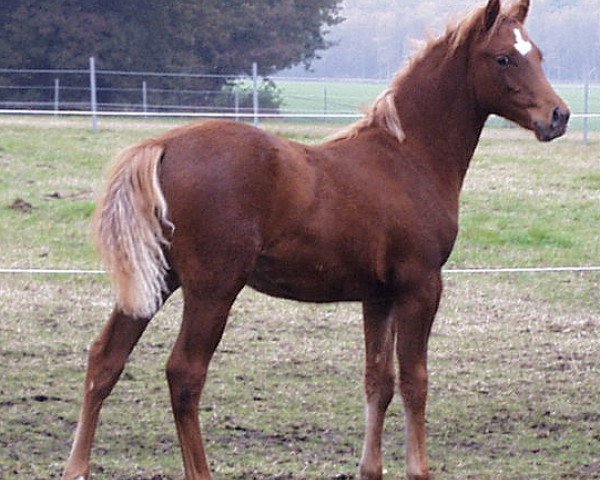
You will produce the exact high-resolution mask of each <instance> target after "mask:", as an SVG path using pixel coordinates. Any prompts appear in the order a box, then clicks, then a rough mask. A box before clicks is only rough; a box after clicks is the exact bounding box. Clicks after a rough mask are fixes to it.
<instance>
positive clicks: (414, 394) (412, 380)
mask: <svg viewBox="0 0 600 480" xmlns="http://www.w3.org/2000/svg"><path fill="white" fill-rule="evenodd" d="M427 384H428V375H427V369H426V368H424V367H414V368H411V369H402V370H401V372H400V393H401V395H402V399H403V400H404V402H405V403H406V404H408V405H414V406H416V407H419V406H421V405H423V404H424V403H425V401H426V399H427Z"/></svg>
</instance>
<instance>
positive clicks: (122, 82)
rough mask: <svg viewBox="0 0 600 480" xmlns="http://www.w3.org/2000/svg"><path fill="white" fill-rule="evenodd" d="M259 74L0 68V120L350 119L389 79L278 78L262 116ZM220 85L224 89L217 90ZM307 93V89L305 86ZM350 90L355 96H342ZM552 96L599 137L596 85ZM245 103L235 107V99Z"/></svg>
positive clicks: (563, 88)
mask: <svg viewBox="0 0 600 480" xmlns="http://www.w3.org/2000/svg"><path fill="white" fill-rule="evenodd" d="M257 70H258V69H257V67H256V66H255V67H254V68H253V75H252V76H249V77H244V76H239V75H221V74H210V73H181V72H171V73H163V72H142V71H122V70H102V69H100V68H97V66H96V63H95V61H94V59H93V58H92V59H90V65H89V68H87V69H56V70H54V69H35V70H32V69H10V68H0V115H10V114H13V115H48V114H54V115H63V116H85V117H90V118H91V119H92V126H93V128H94V129H97V125H98V123H97V122H98V118H99V117H103V116H111V117H146V118H152V117H190V118H232V119H238V120H248V119H251V120H252V121H253V122H254V123H255V124H256V123H258V121H259V119H261V118H290V119H340V120H343V119H348V120H350V119H356V118H359V117H360V116H361V113H360V111H361V108H360V107H361V106H364V105H365V104H367V103H368V102H370V101H371V100H372V98H374V96H375V95H376V94H377V93H378V91H379V90H380V89H383V88H384V86H385V85H387V84H388V83H389V79H340V78H318V79H312V80H311V79H306V78H291V77H276V78H275V81H276V83H277V85H278V86H279V90H277V91H276V93H275V95H280V96H281V98H280V100H282V105H281V106H280V107H279V108H277V109H273V108H268V106H266V105H264V103H263V104H261V103H262V102H261V100H260V98H259V95H258V93H259V92H258V89H259V85H260V84H261V83H262V82H259V77H258V74H257ZM223 82H225V84H226V85H227V87H226V88H225V89H224V88H223ZM309 83H310V84H311V85H308V84H309ZM351 84H356V85H359V87H358V88H354V89H353V88H348V85H351ZM557 88H558V90H559V92H560V93H561V94H563V96H566V97H567V98H568V100H570V103H571V104H572V105H571V106H572V110H573V112H574V115H573V122H572V126H571V128H572V130H580V131H582V132H583V138H584V141H585V142H588V140H589V138H590V132H591V131H594V130H596V131H600V85H597V84H592V83H591V81H590V79H587V80H586V82H585V83H584V84H583V85H582V84H578V85H577V84H562V85H557ZM242 91H243V93H244V94H246V95H247V96H248V95H249V98H246V101H247V102H248V103H246V104H240V93H241V92H242Z"/></svg>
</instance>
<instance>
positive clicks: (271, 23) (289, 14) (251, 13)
mask: <svg viewBox="0 0 600 480" xmlns="http://www.w3.org/2000/svg"><path fill="white" fill-rule="evenodd" d="M2 2H3V5H2V9H0V58H2V59H3V63H4V65H3V66H4V67H13V68H82V67H83V68H85V67H86V66H87V63H88V58H89V57H90V56H94V57H96V59H97V63H98V65H99V67H100V68H102V69H120V70H144V71H173V70H176V71H186V72H190V71H196V72H202V73H214V74H228V75H235V74H242V73H249V72H250V71H251V69H252V63H253V62H257V63H258V65H259V69H260V70H259V73H260V74H262V75H270V74H273V73H275V72H276V71H278V70H281V69H284V68H287V67H290V66H293V65H298V64H302V65H304V66H306V67H308V66H309V65H310V64H311V62H312V61H313V60H314V59H315V58H318V55H319V52H320V51H322V50H325V49H326V48H328V47H329V46H330V45H331V43H330V42H329V41H328V40H327V39H326V34H327V32H328V29H329V28H330V27H332V26H333V25H336V24H337V23H339V22H341V21H342V19H341V17H340V15H339V4H340V3H341V0H253V1H248V0H231V1H227V2H223V1H221V0H177V1H172V0H128V1H126V2H123V1H121V0H44V1H43V2H39V1H38V0H2ZM115 81H116V80H112V81H108V80H105V83H106V82H108V83H109V84H110V83H111V82H112V83H114V82H115ZM223 81H224V80H223V79H218V78H217V79H211V80H209V81H207V84H206V86H205V88H216V87H219V86H220V85H221V84H222V83H223ZM120 82H121V84H123V82H125V81H124V80H120ZM125 83H126V82H125ZM166 83H168V82H166ZM105 86H106V85H105ZM113 86H114V85H113Z"/></svg>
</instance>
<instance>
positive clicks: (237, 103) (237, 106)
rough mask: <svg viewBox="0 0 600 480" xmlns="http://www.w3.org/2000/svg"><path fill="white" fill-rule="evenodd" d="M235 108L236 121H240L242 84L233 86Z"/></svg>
mask: <svg viewBox="0 0 600 480" xmlns="http://www.w3.org/2000/svg"><path fill="white" fill-rule="evenodd" d="M233 110H234V111H235V121H236V122H239V121H240V86H239V85H237V84H236V85H235V86H234V87H233Z"/></svg>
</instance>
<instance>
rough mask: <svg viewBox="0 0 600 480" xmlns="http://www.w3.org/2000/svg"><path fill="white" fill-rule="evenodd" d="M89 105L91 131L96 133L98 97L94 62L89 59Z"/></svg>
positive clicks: (93, 59) (92, 59)
mask: <svg viewBox="0 0 600 480" xmlns="http://www.w3.org/2000/svg"><path fill="white" fill-rule="evenodd" d="M90 103H91V108H92V131H93V132H94V133H96V132H97V131H98V95H97V91H96V60H95V58H94V57H90Z"/></svg>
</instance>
